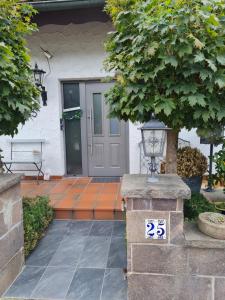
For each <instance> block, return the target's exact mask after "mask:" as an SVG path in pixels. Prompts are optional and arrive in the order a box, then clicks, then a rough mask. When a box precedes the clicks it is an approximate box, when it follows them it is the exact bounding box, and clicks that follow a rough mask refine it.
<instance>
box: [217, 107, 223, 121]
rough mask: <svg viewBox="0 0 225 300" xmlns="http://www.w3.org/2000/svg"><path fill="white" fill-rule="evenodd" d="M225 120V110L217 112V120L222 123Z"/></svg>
mask: <svg viewBox="0 0 225 300" xmlns="http://www.w3.org/2000/svg"><path fill="white" fill-rule="evenodd" d="M224 118H225V109H221V110H219V111H218V112H217V119H218V121H221V120H222V119H224Z"/></svg>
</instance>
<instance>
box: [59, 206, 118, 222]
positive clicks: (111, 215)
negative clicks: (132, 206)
mask: <svg viewBox="0 0 225 300" xmlns="http://www.w3.org/2000/svg"><path fill="white" fill-rule="evenodd" d="M54 219H57V220H123V219H124V213H123V212H122V211H121V210H117V209H100V208H98V209H72V208H70V209H65V208H54Z"/></svg>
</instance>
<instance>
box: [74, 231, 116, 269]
mask: <svg viewBox="0 0 225 300" xmlns="http://www.w3.org/2000/svg"><path fill="white" fill-rule="evenodd" d="M110 240H111V237H96V236H89V237H88V239H87V241H86V244H85V247H84V250H83V253H82V256H81V258H80V261H79V263H78V266H79V268H97V269H100V268H105V267H106V264H107V259H108V254H109V246H110Z"/></svg>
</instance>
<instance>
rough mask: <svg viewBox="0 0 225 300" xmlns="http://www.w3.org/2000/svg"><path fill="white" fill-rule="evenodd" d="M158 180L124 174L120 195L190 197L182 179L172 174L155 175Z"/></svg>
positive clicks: (144, 197) (165, 197)
mask: <svg viewBox="0 0 225 300" xmlns="http://www.w3.org/2000/svg"><path fill="white" fill-rule="evenodd" d="M157 177H158V178H159V181H158V182H154V183H149V182H147V178H148V175H140V174H138V175H136V174H125V175H124V176H123V180H122V186H121V195H122V197H124V198H143V199H153V198H159V199H174V198H175V199H190V197H191V191H190V189H189V187H188V186H187V185H186V184H185V183H184V182H183V180H182V179H181V178H180V177H179V176H177V175H174V174H163V175H157Z"/></svg>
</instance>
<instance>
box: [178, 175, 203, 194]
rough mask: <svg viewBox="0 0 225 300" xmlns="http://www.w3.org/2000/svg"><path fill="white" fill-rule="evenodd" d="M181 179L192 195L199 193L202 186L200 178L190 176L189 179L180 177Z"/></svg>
mask: <svg viewBox="0 0 225 300" xmlns="http://www.w3.org/2000/svg"><path fill="white" fill-rule="evenodd" d="M182 179H183V181H184V182H185V183H186V184H187V186H188V187H189V188H190V190H191V192H192V193H200V190H201V185H202V176H192V177H190V178H185V177H182Z"/></svg>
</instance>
